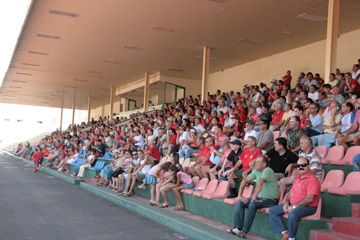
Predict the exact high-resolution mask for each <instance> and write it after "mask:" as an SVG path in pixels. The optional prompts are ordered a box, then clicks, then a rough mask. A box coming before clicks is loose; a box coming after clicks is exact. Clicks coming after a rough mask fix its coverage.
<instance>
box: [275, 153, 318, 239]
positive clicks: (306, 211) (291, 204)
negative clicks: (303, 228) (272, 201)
mask: <svg viewBox="0 0 360 240" xmlns="http://www.w3.org/2000/svg"><path fill="white" fill-rule="evenodd" d="M309 164H310V163H309V160H308V159H306V158H302V157H301V158H299V160H298V161H297V169H298V171H299V174H298V175H297V176H296V178H295V180H294V183H293V185H292V187H291V190H290V193H289V194H288V195H287V197H286V198H285V200H284V203H283V204H279V205H277V206H274V207H271V208H270V211H269V218H270V224H271V227H272V229H273V231H274V232H276V233H281V235H282V239H289V240H294V239H295V238H296V234H297V230H298V223H299V220H300V219H301V218H303V217H306V216H309V215H312V214H314V213H315V212H316V209H317V206H318V204H319V199H320V182H319V180H318V179H317V178H316V177H315V176H314V174H313V172H312V171H311V170H310V167H309ZM285 213H287V214H289V217H288V229H289V230H286V228H285V226H284V224H283V222H282V215H284V214H285Z"/></svg>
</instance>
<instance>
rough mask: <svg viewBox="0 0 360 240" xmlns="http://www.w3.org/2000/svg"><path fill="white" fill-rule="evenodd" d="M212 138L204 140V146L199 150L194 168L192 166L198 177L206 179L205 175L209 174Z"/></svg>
mask: <svg viewBox="0 0 360 240" xmlns="http://www.w3.org/2000/svg"><path fill="white" fill-rule="evenodd" d="M214 143H215V141H214V138H212V137H208V138H206V139H205V144H204V145H203V146H202V147H201V148H200V152H199V158H198V160H197V164H196V166H194V171H195V173H196V174H197V175H198V176H200V177H203V178H204V177H208V176H207V173H208V172H210V166H211V165H212V163H211V161H210V156H211V148H212V147H213V146H214Z"/></svg>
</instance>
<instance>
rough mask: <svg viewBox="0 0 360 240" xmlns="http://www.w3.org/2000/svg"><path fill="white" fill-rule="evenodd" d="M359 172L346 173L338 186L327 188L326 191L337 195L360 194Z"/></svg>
mask: <svg viewBox="0 0 360 240" xmlns="http://www.w3.org/2000/svg"><path fill="white" fill-rule="evenodd" d="M359 182H360V172H351V173H349V175H347V177H346V179H345V182H344V184H343V185H342V186H341V187H339V188H329V189H328V192H329V193H333V194H337V195H347V194H360V184H359Z"/></svg>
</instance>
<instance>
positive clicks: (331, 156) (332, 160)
mask: <svg viewBox="0 0 360 240" xmlns="http://www.w3.org/2000/svg"><path fill="white" fill-rule="evenodd" d="M315 149H316V151H317V152H318V153H319V155H320V156H321V157H322V158H323V159H322V163H324V164H333V165H352V160H353V158H354V156H355V155H357V154H360V146H352V147H350V148H348V149H347V151H346V153H345V148H344V146H333V147H331V148H329V149H327V148H326V147H325V146H317V147H316V148H315Z"/></svg>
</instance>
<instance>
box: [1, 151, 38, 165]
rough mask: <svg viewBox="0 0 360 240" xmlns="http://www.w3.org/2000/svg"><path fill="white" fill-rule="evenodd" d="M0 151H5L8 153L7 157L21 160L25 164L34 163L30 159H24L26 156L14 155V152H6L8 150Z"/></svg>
mask: <svg viewBox="0 0 360 240" xmlns="http://www.w3.org/2000/svg"><path fill="white" fill-rule="evenodd" d="M0 152H2V153H5V154H6V155H8V156H9V157H11V158H13V159H15V160H17V161H21V162H24V163H27V164H31V165H34V164H33V162H32V161H30V160H28V159H26V158H22V157H18V156H15V155H14V154H12V153H10V152H8V151H5V150H0Z"/></svg>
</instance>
